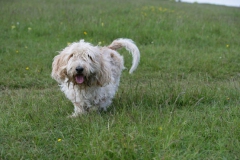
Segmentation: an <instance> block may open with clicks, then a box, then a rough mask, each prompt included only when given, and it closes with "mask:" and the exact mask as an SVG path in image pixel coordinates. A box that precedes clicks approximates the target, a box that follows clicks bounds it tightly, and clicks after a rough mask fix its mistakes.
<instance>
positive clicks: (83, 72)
mask: <svg viewBox="0 0 240 160" xmlns="http://www.w3.org/2000/svg"><path fill="white" fill-rule="evenodd" d="M109 73H110V70H109V67H107V66H106V64H105V63H104V57H103V56H102V53H101V50H100V49H99V48H98V47H94V46H92V45H90V44H89V43H86V42H84V41H80V42H79V43H73V44H72V45H70V46H68V47H66V48H65V49H64V50H63V51H62V52H60V54H59V55H57V56H56V57H55V58H54V61H53V70H52V77H53V78H54V79H55V80H57V81H58V82H59V83H62V82H63V81H64V80H66V78H67V80H68V81H69V82H72V83H73V84H75V85H81V86H92V85H100V86H103V85H105V84H107V83H109V82H110V75H109Z"/></svg>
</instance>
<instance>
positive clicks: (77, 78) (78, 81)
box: [75, 66, 84, 84]
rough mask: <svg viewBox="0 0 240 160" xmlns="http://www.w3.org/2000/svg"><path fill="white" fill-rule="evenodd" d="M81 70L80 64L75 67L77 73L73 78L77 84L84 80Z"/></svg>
mask: <svg viewBox="0 0 240 160" xmlns="http://www.w3.org/2000/svg"><path fill="white" fill-rule="evenodd" d="M83 70H84V68H83V67H81V66H78V67H76V72H77V74H76V76H75V80H76V82H77V83H78V84H82V83H83V82H84V75H83Z"/></svg>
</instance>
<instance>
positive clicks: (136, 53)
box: [108, 38, 140, 73]
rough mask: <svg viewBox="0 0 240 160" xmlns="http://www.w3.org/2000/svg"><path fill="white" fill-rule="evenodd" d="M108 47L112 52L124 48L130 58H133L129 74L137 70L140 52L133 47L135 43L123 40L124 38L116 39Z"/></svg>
mask: <svg viewBox="0 0 240 160" xmlns="http://www.w3.org/2000/svg"><path fill="white" fill-rule="evenodd" d="M108 47H109V48H111V49H113V50H117V49H120V48H122V47H125V48H126V50H128V51H129V52H130V53H131V54H132V58H133V61H132V67H131V69H130V71H129V73H132V72H133V71H134V70H136V69H137V66H138V63H139V61H140V52H139V50H138V48H137V46H136V45H135V43H134V42H133V41H132V40H131V39H125V38H119V39H116V40H114V41H113V42H112V43H111V44H110V45H109V46H108Z"/></svg>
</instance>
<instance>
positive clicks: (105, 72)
mask: <svg viewBox="0 0 240 160" xmlns="http://www.w3.org/2000/svg"><path fill="white" fill-rule="evenodd" d="M104 62H105V61H104V60H103V57H101V61H100V68H99V71H98V72H97V84H98V85H100V86H104V85H107V84H109V83H110V82H111V67H110V66H107V64H105V63H104Z"/></svg>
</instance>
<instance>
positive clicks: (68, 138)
mask: <svg viewBox="0 0 240 160" xmlns="http://www.w3.org/2000/svg"><path fill="white" fill-rule="evenodd" d="M0 18H1V22H0V24H1V25H0V35H1V36H0V44H1V45H0V67H1V70H0V76H1V78H0V99H1V101H0V110H1V113H0V117H1V118H0V126H1V127H0V159H239V158H240V154H239V150H240V111H239V107H240V104H239V101H240V94H239V93H240V76H239V75H240V72H239V68H240V63H239V62H240V45H239V44H240V38H239V35H240V30H239V28H240V12H239V8H232V7H224V6H213V5H200V4H186V3H176V2H174V1H167V0H162V1H158V0H149V1H144V0H138V1H137V0H131V1H127V0H123V1H109V0H101V1H97V0H82V1H81V2H80V1H76V0H72V1H70V0H65V1H57V0H51V1H37V0H31V1H30V0H22V1H6V0H2V1H0ZM120 37H127V38H131V39H133V40H134V41H135V42H136V44H137V46H138V47H139V49H140V52H141V62H140V65H139V68H138V69H137V71H136V72H135V73H134V74H133V75H129V74H128V72H127V71H124V72H123V75H122V78H121V84H120V87H119V91H118V93H117V95H116V97H115V99H114V101H113V104H112V105H111V107H110V108H109V109H108V111H107V112H104V113H101V114H99V113H95V112H93V113H90V114H87V115H83V116H81V117H78V118H75V119H69V118H67V116H68V115H69V114H71V112H72V111H73V106H72V104H71V103H70V102H69V101H68V100H67V99H66V98H65V97H64V95H63V93H62V92H60V90H59V88H58V86H57V83H56V82H55V81H54V80H52V79H51V77H50V73H51V63H52V59H53V57H54V56H55V55H56V54H57V51H59V50H61V49H63V48H64V47H66V46H67V44H68V43H70V42H74V41H78V40H79V39H85V40H86V41H89V42H91V43H93V44H94V45H97V44H101V45H108V44H110V43H111V42H112V41H113V40H114V39H116V38H120ZM120 53H122V54H123V55H124V57H125V62H126V63H125V66H126V67H127V68H130V66H131V56H130V55H129V54H128V53H127V52H126V51H125V50H120Z"/></svg>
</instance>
